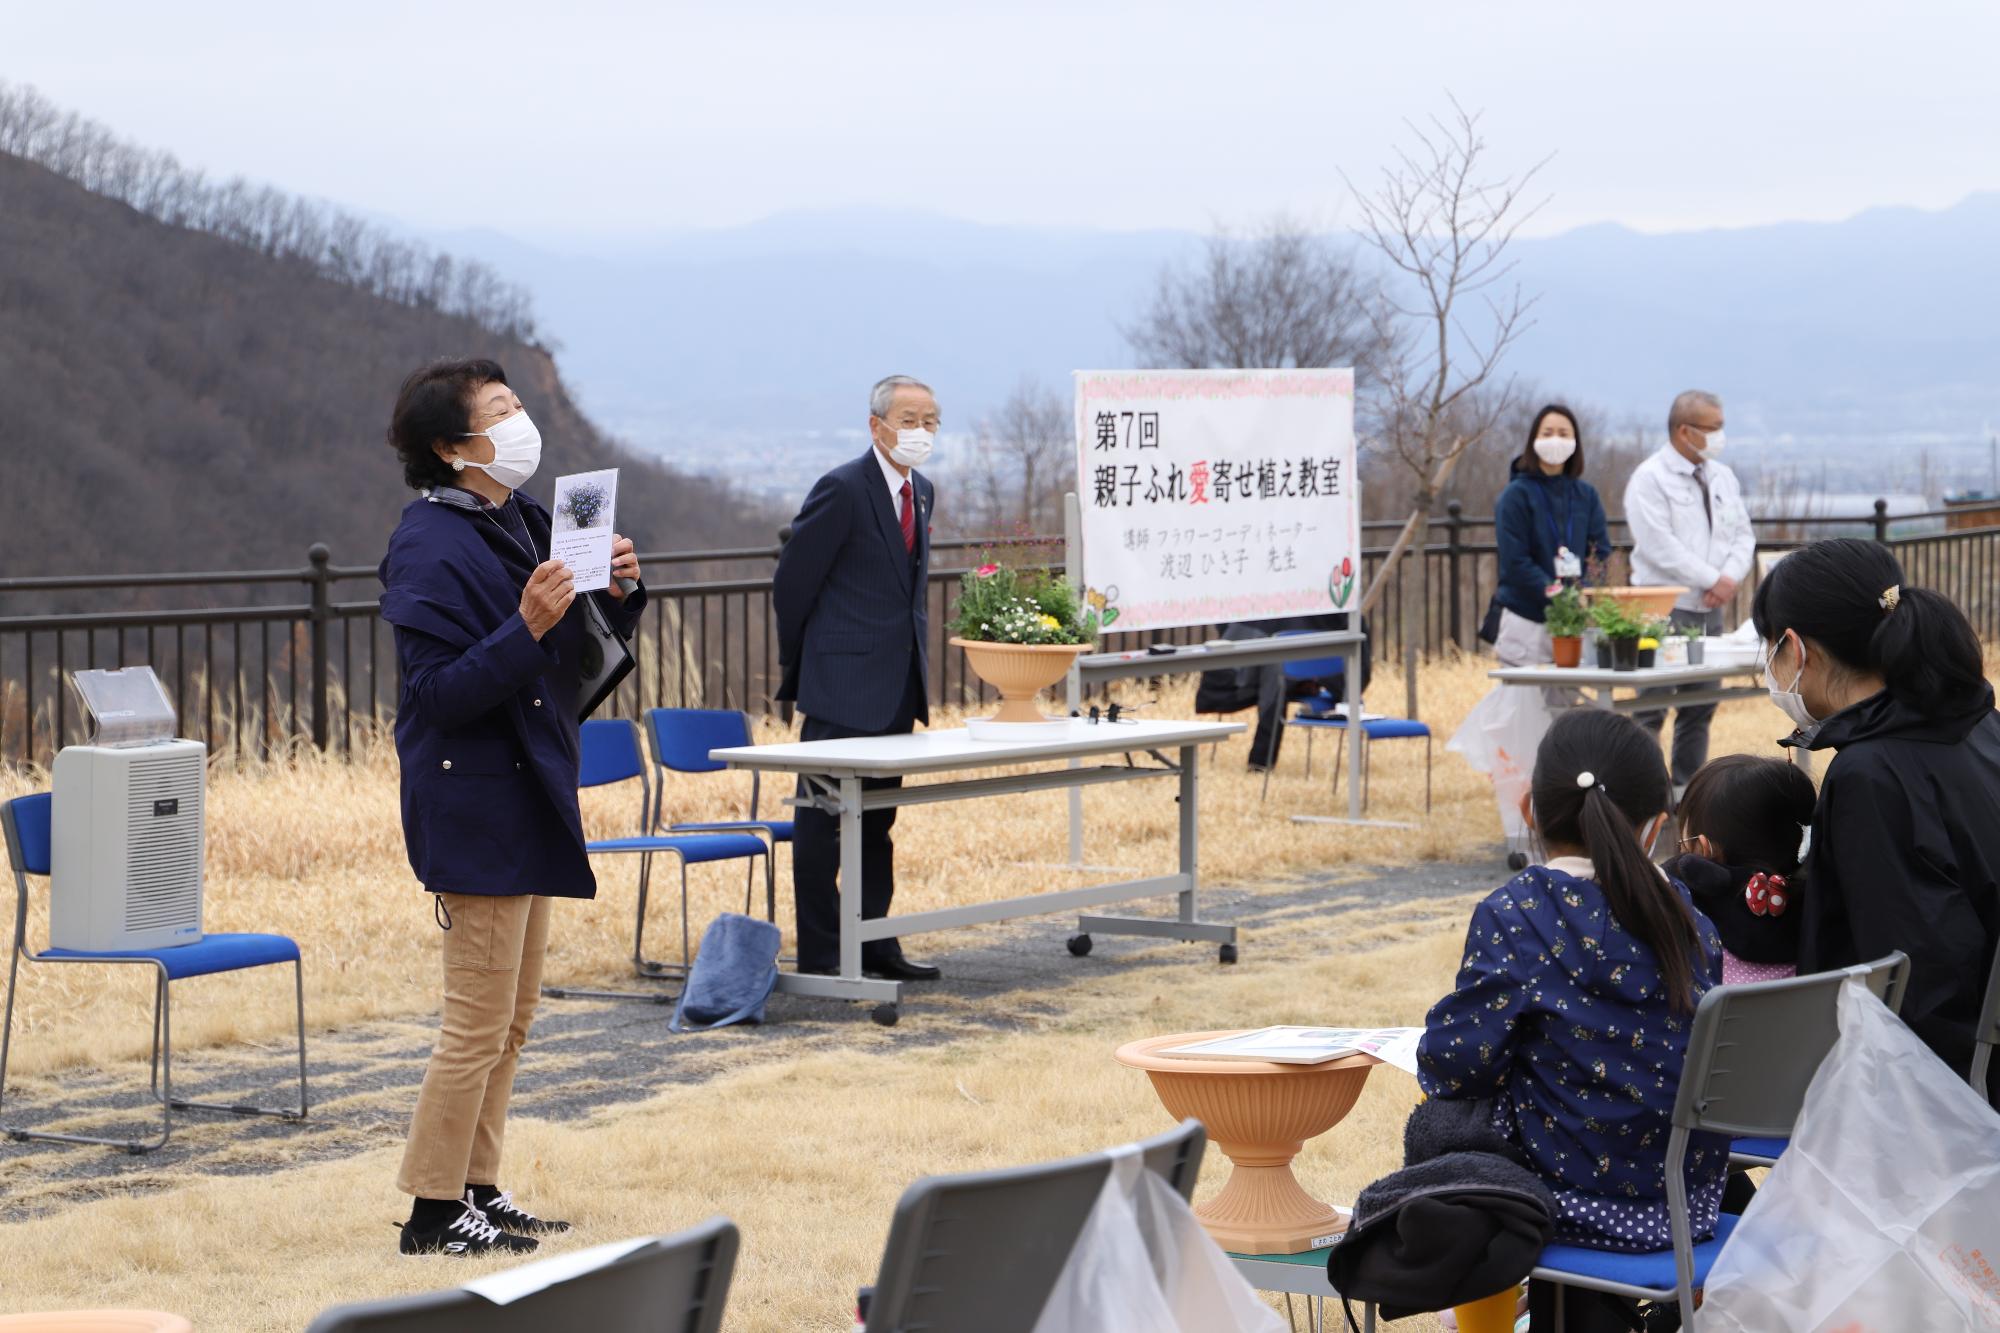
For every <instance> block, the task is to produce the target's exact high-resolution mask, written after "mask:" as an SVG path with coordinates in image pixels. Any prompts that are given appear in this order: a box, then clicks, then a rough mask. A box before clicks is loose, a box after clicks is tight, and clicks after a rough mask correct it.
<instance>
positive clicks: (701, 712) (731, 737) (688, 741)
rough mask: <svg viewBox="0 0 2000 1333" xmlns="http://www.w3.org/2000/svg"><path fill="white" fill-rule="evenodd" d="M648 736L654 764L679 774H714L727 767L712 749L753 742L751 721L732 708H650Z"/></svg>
mask: <svg viewBox="0 0 2000 1333" xmlns="http://www.w3.org/2000/svg"><path fill="white" fill-rule="evenodd" d="M646 735H647V739H648V740H650V741H651V742H652V746H653V762H654V763H656V764H660V765H662V766H664V767H666V768H671V769H673V770H674V771H675V772H676V773H715V772H719V771H720V770H722V769H724V768H727V767H728V765H727V764H723V763H719V762H717V761H716V760H713V759H710V758H709V757H708V752H709V751H710V750H720V749H724V748H726V747H728V746H732V745H748V744H749V743H750V719H749V718H747V717H745V716H744V715H743V714H741V713H739V712H737V711H736V710H735V709H733V708H649V709H647V710H646Z"/></svg>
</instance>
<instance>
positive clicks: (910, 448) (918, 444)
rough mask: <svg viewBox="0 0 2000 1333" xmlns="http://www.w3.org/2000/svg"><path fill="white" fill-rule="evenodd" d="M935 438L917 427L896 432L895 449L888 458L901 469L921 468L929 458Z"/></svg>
mask: <svg viewBox="0 0 2000 1333" xmlns="http://www.w3.org/2000/svg"><path fill="white" fill-rule="evenodd" d="M936 441H937V437H936V436H935V435H933V434H932V433H931V432H930V431H927V430H925V429H924V428H923V427H921V426H919V427H917V429H915V430H899V431H897V432H896V447H895V448H893V449H891V450H890V451H889V457H890V458H892V459H894V460H895V462H896V463H897V464H898V465H899V466H902V467H922V466H923V465H924V462H925V460H926V459H928V458H929V457H930V456H931V448H932V446H933V445H934V444H935V443H936Z"/></svg>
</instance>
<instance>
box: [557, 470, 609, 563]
mask: <svg viewBox="0 0 2000 1333" xmlns="http://www.w3.org/2000/svg"><path fill="white" fill-rule="evenodd" d="M549 514H550V517H551V519H552V520H553V522H554V525H555V526H554V531H553V532H552V533H551V534H550V536H549V555H550V557H551V558H552V559H556V560H560V561H562V562H563V563H564V564H565V565H568V566H569V572H570V574H571V576H572V577H573V578H574V580H575V587H576V590H577V591H578V592H597V591H599V590H600V589H604V588H608V587H610V586H611V528H612V524H613V523H615V522H616V521H617V514H618V469H617V468H615V467H612V468H605V469H604V470H603V471H601V472H572V473H571V474H570V475H569V476H567V477H557V478H556V493H555V497H554V502H553V503H552V504H551V505H550V507H549Z"/></svg>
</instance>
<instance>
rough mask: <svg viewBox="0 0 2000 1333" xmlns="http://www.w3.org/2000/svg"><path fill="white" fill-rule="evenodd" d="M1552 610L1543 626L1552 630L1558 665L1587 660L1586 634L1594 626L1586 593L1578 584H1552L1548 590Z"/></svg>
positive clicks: (1567, 665) (1546, 616)
mask: <svg viewBox="0 0 2000 1333" xmlns="http://www.w3.org/2000/svg"><path fill="white" fill-rule="evenodd" d="M1547 592H1548V597H1549V605H1548V609H1547V610H1546V611H1545V612H1544V613H1543V616H1542V623H1543V625H1544V626H1546V627H1547V629H1548V631H1549V646H1550V647H1551V648H1552V649H1553V650H1554V652H1555V660H1556V665H1557V666H1559V667H1573V666H1576V665H1578V664H1579V663H1581V662H1582V661H1583V632H1584V630H1585V629H1587V628H1589V626H1590V611H1589V609H1588V608H1586V607H1585V606H1584V604H1583V592H1582V590H1581V589H1579V588H1578V587H1577V586H1576V585H1575V584H1574V583H1562V582H1556V583H1551V584H1550V585H1549V586H1548V589H1547Z"/></svg>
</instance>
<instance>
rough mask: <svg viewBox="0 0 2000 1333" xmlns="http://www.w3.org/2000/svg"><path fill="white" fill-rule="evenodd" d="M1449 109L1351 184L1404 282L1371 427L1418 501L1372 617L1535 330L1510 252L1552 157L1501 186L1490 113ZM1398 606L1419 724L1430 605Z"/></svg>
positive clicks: (1370, 233)
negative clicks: (1425, 613) (1422, 609)
mask: <svg viewBox="0 0 2000 1333" xmlns="http://www.w3.org/2000/svg"><path fill="white" fill-rule="evenodd" d="M1451 109H1452V115H1451V118H1450V119H1449V120H1446V119H1442V118H1440V117H1436V116H1433V117H1432V118H1431V120H1430V123H1429V126H1428V127H1427V128H1426V127H1422V126H1418V125H1416V124H1411V125H1410V126H1409V129H1410V133H1411V135H1412V137H1413V138H1414V140H1415V142H1414V144H1413V145H1412V146H1410V147H1408V148H1403V149H1398V150H1397V154H1396V161H1395V162H1394V163H1392V164H1390V165H1389V166H1387V167H1384V168H1383V170H1382V178H1381V180H1380V182H1379V183H1378V185H1377V187H1376V189H1375V191H1374V192H1373V193H1372V194H1371V193H1368V192H1365V191H1363V190H1361V189H1360V188H1359V187H1357V186H1356V185H1355V184H1354V182H1353V181H1351V180H1348V181H1347V186H1348V188H1349V189H1350V190H1352V191H1353V193H1354V196H1355V199H1356V202H1357V203H1358V204H1359V206H1360V209H1361V216H1362V237H1363V239H1364V240H1365V241H1366V242H1367V243H1368V244H1369V245H1370V246H1371V247H1372V248H1373V249H1374V250H1375V251H1376V252H1377V253H1378V254H1380V255H1381V256H1382V258H1383V259H1384V260H1385V261H1387V263H1388V264H1389V266H1390V267H1391V268H1392V269H1393V270H1395V272H1396V273H1397V274H1398V275H1399V276H1398V278H1397V280H1396V281H1394V282H1393V283H1392V284H1390V285H1389V286H1388V287H1386V288H1385V296H1384V299H1383V302H1382V304H1381V305H1380V306H1379V307H1376V308H1377V309H1378V310H1379V311H1380V314H1381V321H1380V326H1379V327H1380V334H1381V339H1382V345H1383V356H1382V364H1381V374H1380V376H1379V377H1378V381H1377V384H1376V391H1375V395H1374V415H1375V418H1376V419H1375V421H1374V422H1373V423H1372V424H1373V426H1374V431H1373V434H1374V436H1375V441H1376V443H1377V444H1378V446H1380V447H1386V448H1387V449H1388V450H1390V451H1392V452H1393V454H1394V455H1395V457H1396V458H1398V459H1400V460H1401V462H1402V463H1403V464H1404V466H1405V467H1407V468H1408V470H1409V473H1410V480H1411V482H1412V483H1413V491H1414V496H1413V504H1412V507H1411V512H1410V517H1409V520H1408V521H1407V522H1406V523H1404V525H1403V530H1402V532H1401V533H1399V534H1398V535H1397V538H1396V543H1395V545H1394V546H1393V547H1392V548H1391V549H1390V552H1389V556H1388V558H1387V559H1386V560H1384V561H1383V562H1382V568H1381V570H1380V571H1379V572H1378V573H1377V574H1376V576H1375V583H1374V585H1373V586H1372V587H1370V588H1369V590H1368V592H1367V594H1366V595H1365V596H1364V597H1363V598H1362V609H1363V610H1364V611H1365V610H1367V609H1368V608H1369V607H1370V606H1371V605H1373V603H1374V602H1375V601H1376V599H1377V598H1378V597H1380V595H1381V593H1382V591H1383V590H1384V589H1385V588H1386V587H1387V586H1388V581H1389V578H1390V577H1391V575H1392V573H1394V572H1396V571H1397V568H1398V565H1399V562H1400V561H1401V559H1402V555H1403V552H1404V551H1405V550H1406V549H1407V548H1408V547H1409V545H1410V542H1411V540H1412V538H1413V537H1414V536H1415V535H1416V534H1417V533H1418V532H1419V531H1420V530H1422V529H1423V528H1424V527H1426V526H1427V523H1428V520H1429V517H1430V514H1431V512H1432V510H1433V508H1434V507H1435V505H1436V503H1437V498H1438V495H1439V493H1440V492H1441V491H1442V490H1443V488H1444V487H1445V485H1446V484H1447V483H1448V482H1449V481H1450V480H1451V474H1452V470H1453V469H1454V468H1456V467H1457V465H1458V461H1459V459H1460V458H1461V457H1462V456H1463V455H1464V453H1465V451H1466V449H1467V447H1468V446H1470V445H1471V444H1473V443H1474V442H1475V441H1477V440H1479V439H1481V438H1483V437H1484V436H1485V434H1486V433H1487V431H1489V430H1490V429H1491V428H1492V426H1493V424H1494V422H1495V421H1496V420H1498V419H1499V417H1500V416H1501V415H1502V414H1503V413H1505V412H1506V411H1507V410H1508V407H1509V404H1510V400H1511V398H1512V394H1511V392H1510V389H1511V385H1510V384H1509V383H1507V382H1505V381H1501V380H1499V379H1498V370H1499V365H1500V361H1501V358H1502V357H1503V356H1505V355H1506V352H1507V349H1508V348H1509V347H1511V346H1512V345H1513V344H1514V341H1515V340H1516V339H1517V338H1519V337H1520V335H1521V334H1522V333H1524V332H1526V331H1527V329H1528V328H1529V327H1530V325H1531V323H1532V321H1531V320H1529V318H1528V311H1529V309H1530V308H1531V307H1532V306H1533V304H1534V298H1532V297H1525V298H1524V297H1523V296H1522V293H1521V289H1520V286H1519V284H1511V285H1509V284H1508V283H1507V279H1508V278H1509V276H1510V275H1511V274H1512V272H1513V269H1514V261H1513V260H1512V259H1510V258H1508V257H1507V253H1506V252H1507V246H1508V244H1509V243H1510V242H1511V241H1512V240H1513V239H1514V235H1515V233H1516V232H1517V231H1518V230H1519V229H1520V227H1521V225H1522V224H1523V223H1525V222H1526V221H1527V220H1528V219H1529V218H1531V217H1533V216H1534V214H1535V212H1536V210H1537V209H1538V208H1540V206H1541V205H1540V203H1539V202H1536V203H1533V204H1529V203H1527V202H1525V201H1524V199H1523V194H1524V192H1525V191H1526V189H1527V188H1528V186H1529V184H1530V183H1531V182H1532V181H1533V180H1534V177H1535V176H1536V174H1537V173H1538V172H1539V171H1540V170H1541V168H1542V166H1543V165H1544V164H1545V163H1546V162H1547V159H1546V158H1544V159H1543V160H1542V162H1538V163H1536V164H1535V165H1534V166H1532V167H1530V168H1528V170H1527V171H1526V172H1524V173H1522V174H1521V175H1520V176H1518V177H1510V176H1499V177H1491V178H1489V177H1488V175H1487V174H1486V173H1487V165H1486V160H1485V159H1486V153H1487V149H1486V140H1485V139H1484V137H1482V136H1481V134H1480V131H1479V114H1478V113H1477V112H1469V111H1467V110H1466V109H1465V108H1464V107H1463V106H1461V105H1459V103H1458V101H1457V99H1455V98H1454V99H1453V100H1452V103H1451ZM1342 179H1343V180H1346V179H1347V178H1346V176H1345V174H1344V173H1343V175H1342ZM1468 316H1470V318H1468ZM1400 600H1401V602H1402V616H1401V619H1402V638H1403V644H1404V657H1405V674H1406V686H1407V693H1408V705H1409V708H1410V711H1411V713H1412V714H1413V715H1414V713H1415V711H1416V657H1415V648H1416V637H1415V634H1414V625H1415V624H1416V621H1415V617H1414V614H1413V613H1414V612H1415V611H1416V610H1417V609H1418V608H1417V607H1416V605H1415V603H1416V601H1417V599H1416V597H1415V596H1414V595H1413V590H1412V589H1410V588H1409V587H1408V586H1407V583H1406V586H1405V587H1404V590H1403V596H1402V597H1401V599H1400Z"/></svg>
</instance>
